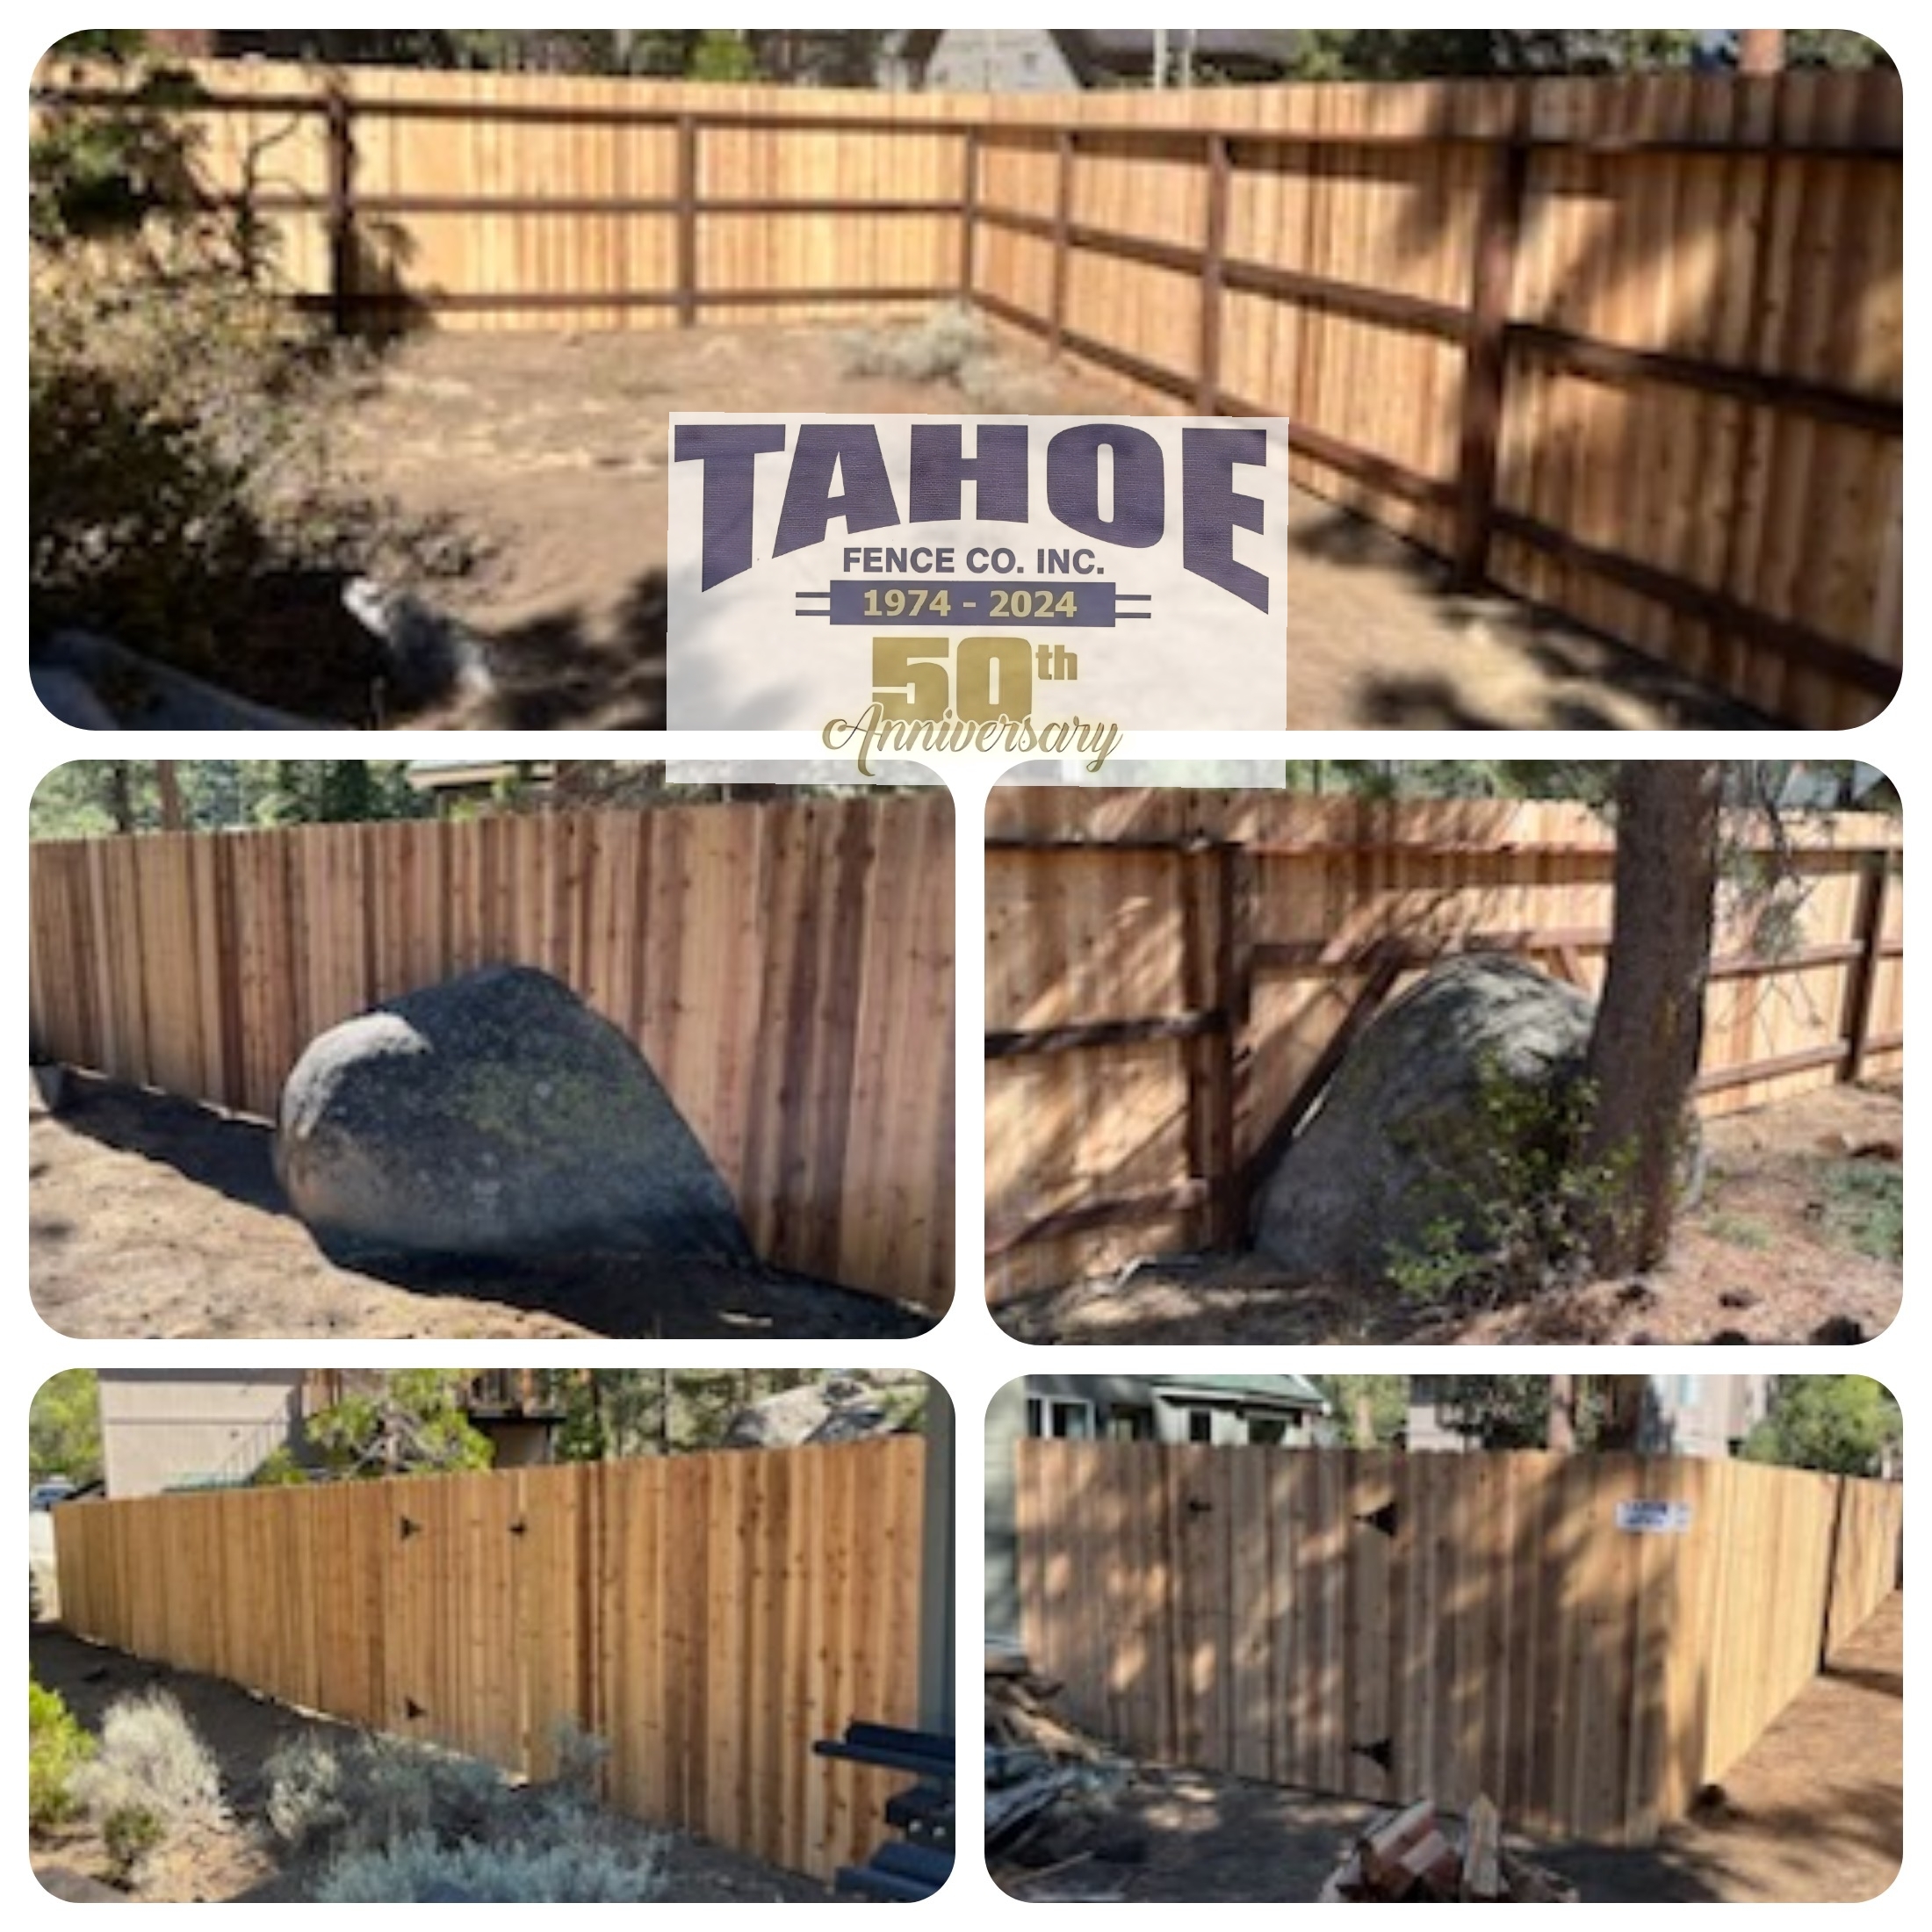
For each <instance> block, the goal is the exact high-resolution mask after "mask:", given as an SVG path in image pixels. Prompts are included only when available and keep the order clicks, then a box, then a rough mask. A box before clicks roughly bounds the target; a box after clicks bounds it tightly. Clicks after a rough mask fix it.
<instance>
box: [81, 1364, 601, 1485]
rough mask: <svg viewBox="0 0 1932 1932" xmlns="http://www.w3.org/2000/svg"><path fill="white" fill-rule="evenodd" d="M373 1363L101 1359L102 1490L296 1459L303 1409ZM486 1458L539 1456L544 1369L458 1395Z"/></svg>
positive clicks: (501, 1462)
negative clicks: (120, 1364) (223, 1364)
mask: <svg viewBox="0 0 1932 1932" xmlns="http://www.w3.org/2000/svg"><path fill="white" fill-rule="evenodd" d="M379 1373H380V1371H378V1370H374V1369H313V1368H312V1369H303V1368H256V1369H221V1368H203V1369H196V1368H104V1369H102V1370H100V1371H99V1375H98V1381H99V1387H100V1417H101V1467H102V1471H103V1475H104V1483H103V1487H104V1489H105V1492H106V1494H107V1495H108V1496H110V1497H120V1496H158V1495H160V1494H161V1493H162V1491H164V1490H168V1489H232V1488H238V1487H240V1486H241V1484H243V1483H246V1482H248V1481H250V1480H251V1479H252V1478H253V1476H254V1475H255V1473H256V1470H258V1469H259V1468H260V1467H262V1465H263V1463H264V1462H266V1461H267V1460H269V1458H270V1456H272V1455H273V1454H274V1453H276V1451H277V1450H278V1449H286V1450H287V1451H289V1453H291V1454H292V1455H294V1456H295V1457H296V1458H297V1459H298V1460H306V1457H307V1448H306V1438H305V1433H304V1431H305V1427H306V1424H307V1422H308V1420H309V1418H310V1417H312V1416H314V1415H315V1414H317V1413H318V1412H319V1411H321V1409H328V1408H331V1407H333V1406H334V1405H335V1403H336V1402H340V1401H341V1400H342V1397H343V1396H344V1395H349V1394H351V1393H352V1392H353V1391H354V1389H355V1388H356V1386H357V1381H358V1380H373V1379H375V1378H376V1377H377V1376H378V1374H379ZM464 1407H465V1414H466V1415H467V1416H468V1417H469V1420H470V1423H471V1424H472V1427H474V1428H476V1429H478V1430H480V1431H482V1433H483V1434H484V1435H486V1436H487V1437H488V1438H490V1440H491V1441H492V1442H493V1443H494V1445H495V1448H496V1459H495V1460H496V1467H498V1468H500V1469H501V1468H511V1467H518V1466H520V1465H527V1464H531V1463H543V1462H548V1461H550V1460H551V1449H552V1445H554V1442H555V1440H556V1434H557V1431H558V1429H559V1426H560V1425H561V1424H562V1422H563V1419H564V1417H563V1410H562V1407H561V1404H560V1402H559V1400H558V1399H557V1397H556V1395H555V1393H554V1391H553V1390H552V1389H551V1386H550V1383H549V1381H548V1379H547V1378H544V1377H540V1376H537V1375H535V1374H533V1373H531V1372H530V1370H528V1369H489V1370H485V1371H483V1372H482V1373H479V1374H477V1375H476V1376H474V1377H473V1378H472V1381H471V1383H470V1386H469V1388H468V1390H467V1391H466V1393H465V1403H464Z"/></svg>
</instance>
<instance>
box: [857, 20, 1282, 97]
mask: <svg viewBox="0 0 1932 1932" xmlns="http://www.w3.org/2000/svg"><path fill="white" fill-rule="evenodd" d="M1299 39H1300V35H1299V34H1298V33H1297V32H1295V31H1294V29H1292V28H1287V27H1170V28H1168V29H1167V30H1166V41H1165V46H1164V52H1165V54H1166V63H1167V68H1166V78H1167V80H1168V81H1169V82H1170V83H1179V84H1180V85H1182V86H1186V84H1187V82H1188V79H1189V77H1190V76H1192V75H1193V74H1196V73H1200V74H1202V75H1205V74H1207V73H1208V72H1210V71H1211V72H1212V73H1213V74H1214V76H1215V77H1216V78H1217V79H1219V80H1224V81H1279V80H1280V79H1281V78H1282V76H1284V75H1285V74H1286V73H1287V69H1288V66H1289V63H1290V62H1291V61H1293V60H1294V55H1295V52H1296V45H1297V42H1298V40H1299ZM1155 60H1156V40H1155V30H1154V29H1153V28H1152V27H929V28H919V29H915V30H913V31H911V32H904V33H900V34H898V35H895V36H892V37H890V40H889V41H888V44H887V46H886V48H885V50H884V53H883V55H882V56H881V59H880V62H879V70H878V84H879V85H880V86H881V87H883V88H889V89H896V90H905V89H919V90H922V91H924V92H926V93H932V94H940V93H959V94H1072V93H1078V92H1079V91H1081V90H1083V89H1089V88H1103V87H1123V86H1146V85H1147V84H1148V83H1150V81H1151V79H1152V77H1153V72H1154V64H1155Z"/></svg>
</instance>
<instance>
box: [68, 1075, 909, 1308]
mask: <svg viewBox="0 0 1932 1932" xmlns="http://www.w3.org/2000/svg"><path fill="white" fill-rule="evenodd" d="M31 1133H32V1160H31V1162H30V1167H31V1169H32V1171H33V1177H34V1178H33V1181H32V1196H31V1198H30V1215H29V1225H30V1237H31V1250H32V1271H31V1272H32V1286H33V1289H34V1298H35V1302H36V1305H37V1306H38V1307H39V1308H40V1313H41V1314H42V1316H44V1317H45V1318H46V1319H47V1321H48V1322H49V1323H51V1324H52V1325H53V1326H54V1328H56V1329H57V1330H60V1331H61V1333H63V1334H78V1335H84V1336H102V1335H117V1334H127V1335H157V1334H159V1335H165V1336H183V1335H193V1334H204V1335H208V1334H213V1335H229V1336H246V1335H263V1336H271V1335H272V1336H289V1335H302V1334H313V1333H318V1332H326V1333H328V1334H331V1335H347V1334H361V1335H390V1336H395V1335H415V1334H422V1333H442V1334H451V1335H470V1336H478V1335H488V1334H491V1333H493V1332H495V1333H499V1334H501V1333H503V1332H505V1330H506V1328H508V1329H510V1330H511V1331H512V1332H515V1333H517V1334H532V1335H535V1334H542V1333H551V1334H555V1333H559V1332H561V1333H566V1334H567V1333H571V1332H578V1333H590V1334H595V1335H608V1336H621V1337H678V1338H710V1337H734V1338H738V1339H741V1340H742V1339H747V1338H753V1339H755V1338H761V1337H765V1338H770V1339H775V1340H789V1339H792V1338H795V1337H803V1338H807V1339H812V1338H821V1337H823V1338H828V1339H846V1338H861V1339H868V1340H870V1339H880V1340H898V1339H901V1338H903V1337H907V1336H912V1335H918V1334H920V1333H922V1332H924V1330H926V1329H928V1328H930V1327H931V1326H932V1324H933V1322H934V1320H935V1319H936V1317H935V1316H934V1315H933V1314H932V1313H931V1312H930V1311H928V1310H926V1309H922V1308H914V1307H912V1306H911V1305H909V1304H906V1303H902V1302H898V1301H890V1300H887V1299H886V1298H884V1297H883V1296H880V1295H873V1294H860V1293H858V1292H856V1291H854V1290H853V1289H850V1288H846V1287H839V1286H837V1285H836V1284H834V1283H832V1282H826V1281H820V1280H815V1279H813V1278H812V1277H811V1276H808V1275H801V1274H793V1273H790V1272H787V1271H785V1270H783V1269H780V1268H775V1267H769V1266H765V1267H758V1268H752V1269H740V1268H734V1267H731V1266H728V1265H722V1264H717V1263H709V1262H703V1261H697V1260H688V1261H677V1262H668V1261H663V1260H659V1259H656V1258H647V1257H641V1256H638V1255H635V1254H623V1253H590V1254H585V1255H583V1256H581V1257H578V1258H573V1259H572V1261H571V1262H570V1263H568V1264H567V1265H542V1266H537V1265H524V1266H519V1265H488V1264H480V1263H478V1262H475V1261H471V1260H463V1261H450V1262H447V1263H435V1262H422V1261H412V1262H403V1261H400V1260H399V1261H398V1262H397V1263H396V1264H395V1265H389V1266H375V1265H369V1264H366V1263H364V1264H362V1265H357V1266H356V1267H353V1268H350V1267H343V1266H341V1265H338V1264H336V1263H335V1262H333V1261H332V1260H330V1259H329V1258H328V1257H327V1256H325V1255H324V1254H323V1253H322V1252H321V1250H320V1249H319V1248H318V1247H316V1245H315V1244H314V1241H313V1240H312V1239H311V1238H310V1236H309V1234H308V1231H307V1229H306V1228H305V1227H304V1226H303V1224H302V1223H301V1222H299V1220H297V1219H296V1217H295V1216H294V1215H293V1214H292V1212H291V1211H290V1208H289V1206H288V1203H287V1201H286V1200H285V1198H284V1196H283V1193H282V1190H281V1187H280V1186H279V1184H278V1182H277V1180H276V1178H275V1167H274V1155H273V1150H274V1135H273V1132H272V1130H271V1129H270V1128H269V1127H267V1126H266V1125H265V1124H263V1122H261V1121H253V1120H249V1119H245V1118H243V1117H241V1116H239V1115H236V1114H225V1113H222V1112H220V1111H219V1110H217V1109H215V1108H213V1107H205V1106H201V1105H198V1104H197V1103H195V1102H193V1101H189V1100H183V1099H176V1098H174V1097H172V1096H170V1095H168V1094H163V1093H157V1092H152V1091H149V1090H148V1089H146V1088H141V1087H133V1086H128V1085H123V1084H122V1083H120V1082H118V1081H112V1080H106V1079H103V1078H99V1077H97V1076H93V1075H86V1074H79V1073H76V1074H73V1075H71V1076H70V1078H69V1081H68V1098H67V1099H66V1101H65V1103H64V1104H63V1106H62V1107H61V1111H60V1112H59V1113H58V1114H54V1115H52V1116H47V1117H43V1118H40V1119H37V1120H35V1121H32V1123H31ZM506 1310H515V1311H521V1314H522V1315H523V1316H531V1317H535V1318H537V1325H534V1326H533V1325H531V1324H530V1323H528V1322H525V1321H523V1320H517V1321H515V1322H514V1323H506V1321H505V1320H504V1318H503V1311H506ZM546 1322H557V1323H568V1324H570V1326H569V1327H568V1328H565V1329H562V1330H559V1329H558V1328H556V1327H554V1326H552V1327H548V1328H546V1327H544V1325H543V1324H544V1323H546Z"/></svg>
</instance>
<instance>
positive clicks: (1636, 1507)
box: [1617, 1498, 1691, 1536]
mask: <svg viewBox="0 0 1932 1932" xmlns="http://www.w3.org/2000/svg"><path fill="white" fill-rule="evenodd" d="M1617 1527H1618V1529H1619V1530H1630V1531H1633V1532H1635V1533H1636V1534H1638V1535H1641V1536H1682V1535H1683V1533H1684V1532H1685V1531H1687V1530H1688V1529H1689V1528H1690V1527H1691V1505H1690V1504H1689V1503H1665V1502H1661V1501H1656V1500H1654V1499H1650V1498H1644V1499H1633V1500H1631V1501H1628V1502H1625V1503H1618V1505H1617Z"/></svg>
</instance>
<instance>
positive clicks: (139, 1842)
mask: <svg viewBox="0 0 1932 1932" xmlns="http://www.w3.org/2000/svg"><path fill="white" fill-rule="evenodd" d="M167 1835H168V1828H167V1827H166V1826H165V1825H163V1824H162V1821H161V1820H160V1818H159V1817H158V1816H157V1815H156V1814H155V1813H154V1812H152V1811H150V1810H149V1809H148V1806H145V1805H122V1806H118V1807H117V1808H116V1809H115V1810H113V1811H111V1812H110V1813H108V1814H107V1816H106V1817H105V1819H104V1820H102V1822H101V1842H102V1843H103V1844H105V1846H106V1847H107V1856H108V1858H109V1859H110V1860H111V1861H112V1866H113V1878H114V1882H115V1883H116V1884H117V1885H126V1884H127V1883H128V1881H129V1880H130V1879H131V1878H133V1876H134V1872H135V1870H136V1868H137V1867H138V1866H139V1865H140V1864H141V1860H142V1859H143V1858H145V1857H146V1856H148V1853H149V1852H151V1851H153V1850H155V1849H156V1848H157V1847H158V1846H159V1845H160V1844H161V1842H162V1840H163V1839H165V1838H166V1837H167Z"/></svg>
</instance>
